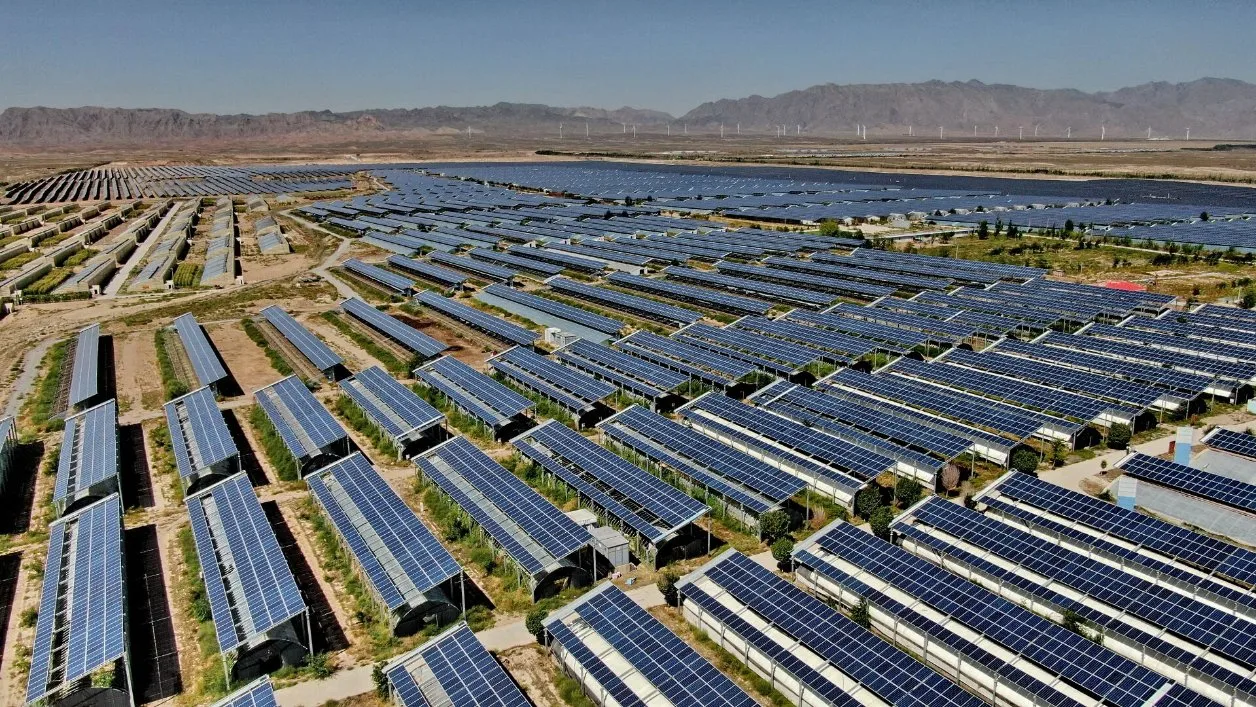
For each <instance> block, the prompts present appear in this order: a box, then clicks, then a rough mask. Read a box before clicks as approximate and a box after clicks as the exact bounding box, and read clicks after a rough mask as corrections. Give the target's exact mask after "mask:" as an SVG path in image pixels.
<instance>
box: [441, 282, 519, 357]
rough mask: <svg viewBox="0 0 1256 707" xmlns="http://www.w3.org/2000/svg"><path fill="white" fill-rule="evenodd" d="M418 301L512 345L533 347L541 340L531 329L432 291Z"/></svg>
mask: <svg viewBox="0 0 1256 707" xmlns="http://www.w3.org/2000/svg"><path fill="white" fill-rule="evenodd" d="M416 299H418V301H419V302H420V303H422V304H423V305H425V306H427V307H431V308H432V309H434V310H436V311H437V312H439V313H441V314H443V315H445V316H447V317H450V318H452V319H454V320H457V321H459V322H461V323H463V324H465V325H467V326H469V327H472V328H474V329H476V330H478V331H481V332H484V333H485V334H488V335H490V336H493V337H495V338H497V339H501V340H502V341H505V342H508V343H511V344H517V345H519V346H531V345H532V344H533V343H534V342H535V341H536V340H537V339H539V338H541V335H540V334H537V333H536V332H534V331H532V330H530V329H524V328H523V327H521V326H518V325H517V324H511V323H510V322H508V321H506V320H504V319H502V318H501V317H495V316H493V315H491V314H488V313H487V312H482V311H480V310H478V309H476V308H475V307H471V306H468V305H465V304H462V303H461V302H455V301H453V300H451V299H449V298H448V297H441V296H440V295H438V294H436V293H435V292H432V291H430V290H424V291H423V292H420V293H419V295H418V297H417V298H416Z"/></svg>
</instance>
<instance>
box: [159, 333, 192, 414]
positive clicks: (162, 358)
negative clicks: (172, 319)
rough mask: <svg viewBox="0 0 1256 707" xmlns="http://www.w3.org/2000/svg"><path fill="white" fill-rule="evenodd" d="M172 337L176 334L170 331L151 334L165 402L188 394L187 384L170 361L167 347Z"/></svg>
mask: <svg viewBox="0 0 1256 707" xmlns="http://www.w3.org/2000/svg"><path fill="white" fill-rule="evenodd" d="M172 336H176V334H175V333H174V332H173V331H171V330H170V329H158V330H157V331H156V332H154V333H153V344H154V345H155V346H156V348H157V371H158V372H159V373H160V374H161V390H162V393H163V394H164V395H165V396H166V400H173V399H174V398H177V397H179V396H181V395H187V394H188V393H189V392H190V391H189V390H188V384H187V383H186V382H185V381H184V380H183V378H181V377H180V376H179V373H178V372H177V371H175V370H174V361H171V360H170V349H169V348H167V347H168V346H169V345H170V337H172ZM181 345H182V344H180V346H181Z"/></svg>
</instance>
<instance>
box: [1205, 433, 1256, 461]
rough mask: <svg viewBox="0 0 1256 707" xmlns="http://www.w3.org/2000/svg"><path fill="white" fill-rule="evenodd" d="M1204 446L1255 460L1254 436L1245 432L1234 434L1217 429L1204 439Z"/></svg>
mask: <svg viewBox="0 0 1256 707" xmlns="http://www.w3.org/2000/svg"><path fill="white" fill-rule="evenodd" d="M1204 444H1206V445H1208V446H1209V447H1212V448H1213V449H1220V450H1221V451H1223V452H1230V453H1231V454H1237V455H1239V456H1241V457H1247V458H1248V459H1256V436H1254V435H1250V434H1248V433H1246V432H1234V431H1233V430H1227V429H1225V428H1222V427H1218V428H1217V429H1215V430H1213V431H1212V432H1209V433H1208V434H1207V435H1206V436H1205V437H1204Z"/></svg>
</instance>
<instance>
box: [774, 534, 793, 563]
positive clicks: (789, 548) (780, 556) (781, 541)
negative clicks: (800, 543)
mask: <svg viewBox="0 0 1256 707" xmlns="http://www.w3.org/2000/svg"><path fill="white" fill-rule="evenodd" d="M793 552H794V539H793V538H791V537H789V536H785V537H783V538H777V540H776V542H774V543H772V559H774V560H776V562H777V564H779V565H786V564H789V558H790V555H791V554H792V553H793Z"/></svg>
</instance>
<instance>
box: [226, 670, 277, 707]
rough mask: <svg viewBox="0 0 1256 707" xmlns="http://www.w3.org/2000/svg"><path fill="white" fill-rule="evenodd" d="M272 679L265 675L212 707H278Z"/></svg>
mask: <svg viewBox="0 0 1256 707" xmlns="http://www.w3.org/2000/svg"><path fill="white" fill-rule="evenodd" d="M278 704H279V703H277V702H275V688H274V687H273V686H272V685H271V684H270V677H269V676H266V675H263V676H262V677H260V678H258V679H256V680H254V681H253V682H251V683H249V684H248V685H245V686H244V687H242V688H240V689H239V690H236V691H235V692H233V693H231V694H230V695H227V696H226V697H224V698H222V699H221V700H219V701H217V702H215V703H214V704H212V705H210V707H278Z"/></svg>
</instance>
